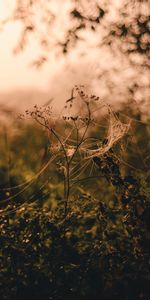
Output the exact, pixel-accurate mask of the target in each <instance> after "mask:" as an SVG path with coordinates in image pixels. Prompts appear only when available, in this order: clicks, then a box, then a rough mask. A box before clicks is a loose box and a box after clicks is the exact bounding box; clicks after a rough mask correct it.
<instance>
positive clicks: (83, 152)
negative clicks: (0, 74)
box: [0, 88, 150, 300]
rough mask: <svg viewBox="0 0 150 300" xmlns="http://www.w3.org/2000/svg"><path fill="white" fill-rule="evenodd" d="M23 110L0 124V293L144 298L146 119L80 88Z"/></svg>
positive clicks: (43, 298)
mask: <svg viewBox="0 0 150 300" xmlns="http://www.w3.org/2000/svg"><path fill="white" fill-rule="evenodd" d="M77 101H79V102H80V114H79V113H78V112H76V110H75V108H74V105H75V107H76V102H77ZM68 109H69V110H68ZM72 109H73V111H72V112H71V111H70V110H72ZM68 111H69V112H68ZM81 112H82V114H81ZM26 116H27V117H29V118H30V119H31V122H27V121H26V120H23V121H22V120H20V121H18V124H17V125H16V127H13V128H12V126H11V125H10V126H9V128H7V129H6V128H3V130H1V141H0V143H1V147H0V158H1V159H0V290H1V299H2V300H5V299H6V300H26V299H33V300H35V299H36V300H48V299H52V300H58V299H60V300H63V299H64V300H67V299H68V300H78V299H79V300H80V299H81V300H90V299H93V300H99V299H102V300H113V299H118V300H120V299H121V300H128V299H129V300H134V299H135V300H138V299H139V300H140V299H143V300H146V299H147V300H148V299H149V295H150V273H149V269H150V257H149V252H150V201H149V194H150V190H149V187H148V186H149V178H150V177H149V151H150V144H149V137H150V132H149V120H148V118H147V120H146V118H145V121H144V120H143V118H144V117H143V116H142V115H141V114H140V113H139V112H137V111H136V109H135V107H134V106H133V105H132V106H131V107H128V108H127V107H126V106H124V107H122V108H120V110H119V111H116V112H114V111H113V110H112V109H111V108H110V106H108V105H106V104H104V103H102V102H101V101H100V100H99V99H98V98H97V97H96V96H94V95H91V96H87V95H86V94H85V93H84V91H83V90H82V88H75V89H74V90H73V93H72V98H71V99H68V100H67V102H66V108H65V110H64V113H63V115H62V117H60V118H59V119H56V118H55V117H54V116H53V114H52V111H51V109H50V108H49V107H46V108H38V107H37V106H36V107H34V109H33V111H31V112H30V111H27V112H26ZM32 121H35V122H34V123H33V122H32ZM14 128H16V129H15V131H13V130H12V129H14Z"/></svg>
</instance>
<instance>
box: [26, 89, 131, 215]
mask: <svg viewBox="0 0 150 300" xmlns="http://www.w3.org/2000/svg"><path fill="white" fill-rule="evenodd" d="M78 108H79V109H78ZM103 109H105V114H106V115H107V116H109V122H108V123H109V124H108V133H107V136H106V137H105V138H104V139H103V140H101V138H100V137H94V136H92V129H93V127H94V126H95V124H96V122H97V121H98V122H99V119H100V117H99V113H100V112H99V113H98V111H99V110H101V111H102V110H103ZM25 116H26V117H29V118H32V119H33V120H34V121H36V122H37V123H38V124H39V125H40V126H42V127H43V128H44V129H45V130H46V132H47V134H48V136H49V142H50V146H49V151H50V153H51V156H52V157H53V156H55V158H60V157H61V163H59V169H60V171H61V172H62V173H63V177H64V198H65V200H64V216H65V217H66V216H67V212H68V205H69V196H70V191H71V183H72V182H73V180H74V179H75V178H76V177H77V176H75V175H76V174H77V172H78V166H79V163H81V164H83V163H84V162H85V167H86V161H91V160H92V161H94V160H93V158H94V157H100V156H103V155H104V154H106V153H107V152H108V151H109V150H110V149H111V148H112V147H113V146H114V145H115V144H116V143H117V142H118V141H119V140H120V139H121V138H122V137H123V136H124V135H125V134H126V133H127V132H128V130H129V127H130V123H129V122H128V123H127V124H124V123H122V121H121V120H119V118H118V117H117V116H116V115H115V113H114V112H113V110H112V109H111V107H110V106H109V105H107V104H106V103H103V101H101V100H100V99H99V97H97V96H95V95H88V94H87V93H86V92H85V91H84V86H75V87H74V88H73V89H72V93H71V97H70V98H69V99H67V100H66V103H65V106H64V109H63V111H62V112H61V115H60V116H59V118H58V117H57V116H56V115H55V114H54V113H53V111H52V108H51V107H50V106H46V107H38V106H37V105H35V106H34V109H33V110H31V111H29V110H27V111H26V112H25V115H22V117H25ZM97 119H98V120H97ZM99 125H100V124H99ZM100 126H101V125H100ZM81 171H82V167H81ZM79 172H80V170H79Z"/></svg>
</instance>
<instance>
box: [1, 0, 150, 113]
mask: <svg viewBox="0 0 150 300" xmlns="http://www.w3.org/2000/svg"><path fill="white" fill-rule="evenodd" d="M148 2H149V1H146V0H145V1H140V0H137V1H127V0H123V1H119V0H115V1H113V0H112V1H111V0H109V1H105V0H102V1H86V0H85V1H84V0H81V1H73V0H67V1H64V0H55V1H46V0H45V1H42V0H38V1H29V0H26V1H22V0H20V1H17V0H16V1H10V0H1V1H0V107H1V112H2V111H6V109H7V111H8V110H13V109H16V108H17V110H18V109H20V110H24V109H27V108H29V107H31V106H33V104H45V103H47V102H48V101H49V100H50V99H53V106H54V108H58V107H60V106H63V104H64V101H65V100H66V99H67V98H68V97H69V96H70V94H71V89H72V87H73V86H74V85H75V84H83V85H85V87H86V89H87V90H88V91H90V92H92V93H95V94H97V95H98V96H100V97H101V98H102V99H103V100H104V101H107V102H110V103H112V104H116V103H117V105H118V104H119V103H122V102H131V101H134V102H136V103H137V105H138V107H139V108H140V110H142V111H143V110H145V111H147V105H148V104H149V103H148V102H149V98H148V97H149V61H148V51H149V29H150V22H149V4H148ZM1 115H2V114H1Z"/></svg>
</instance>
